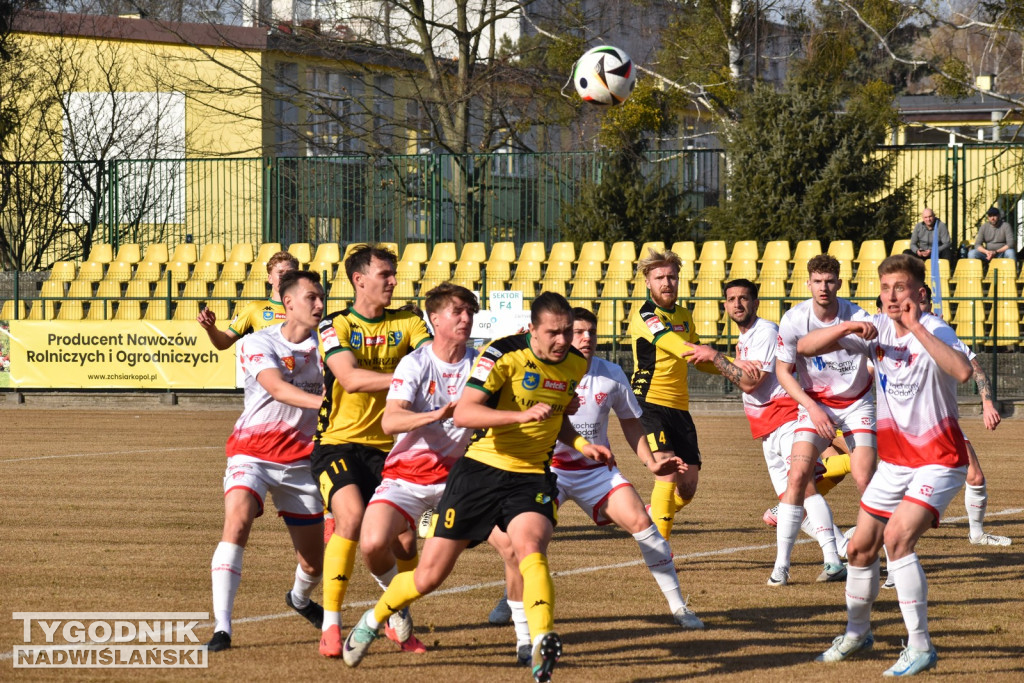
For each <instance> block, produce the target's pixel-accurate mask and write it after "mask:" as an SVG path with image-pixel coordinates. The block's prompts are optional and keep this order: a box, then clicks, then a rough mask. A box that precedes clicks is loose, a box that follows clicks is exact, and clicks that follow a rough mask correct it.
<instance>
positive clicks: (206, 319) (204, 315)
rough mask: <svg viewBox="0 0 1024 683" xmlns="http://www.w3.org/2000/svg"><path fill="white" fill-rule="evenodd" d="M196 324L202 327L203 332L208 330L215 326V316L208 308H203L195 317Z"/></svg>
mask: <svg viewBox="0 0 1024 683" xmlns="http://www.w3.org/2000/svg"><path fill="white" fill-rule="evenodd" d="M196 322H197V323H199V324H200V325H202V327H203V329H204V330H208V329H210V328H211V327H213V326H214V325H216V324H217V314H216V313H214V312H213V311H211V310H210V309H209V308H204V309H203V310H201V311H199V315H197V316H196Z"/></svg>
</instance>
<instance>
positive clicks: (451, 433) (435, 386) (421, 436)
mask: <svg viewBox="0 0 1024 683" xmlns="http://www.w3.org/2000/svg"><path fill="white" fill-rule="evenodd" d="M475 358H476V352H475V351H474V350H473V349H466V353H465V355H464V356H463V357H462V358H461V359H460V360H459V361H458V362H455V363H446V362H444V361H443V360H441V359H440V358H438V357H437V356H436V355H435V354H434V349H433V344H432V343H431V344H424V345H423V346H421V347H420V348H418V349H416V350H415V351H413V352H412V353H410V354H409V355H407V356H405V357H404V358H402V360H401V361H399V362H398V367H396V368H395V373H394V375H393V377H392V379H391V388H390V389H389V390H388V396H387V400H389V401H408V402H409V409H410V410H412V411H413V412H417V413H426V412H430V411H432V410H437V409H438V408H442V407H444V406H445V405H446V404H448V403H451V402H452V401H454V400H456V399H457V398H459V397H460V396H462V390H463V388H465V386H466V380H467V379H469V373H470V371H471V370H472V369H473V360H474V359H475ZM472 436H473V430H471V429H465V428H462V427H456V426H455V420H454V419H452V418H451V417H449V418H447V419H445V420H442V421H441V422H432V423H430V424H428V425H424V426H422V427H418V428H416V429H414V430H412V431H411V432H406V433H404V434H399V435H397V436H396V437H395V445H394V447H392V449H391V452H390V453H389V454H388V457H387V460H385V461H384V477H385V478H387V479H401V480H403V481H408V482H411V483H413V484H424V485H426V484H440V483H443V482H445V481H447V480H448V472H449V470H451V467H452V465H454V464H455V461H456V460H457V459H458V458H460V457H462V454H463V453H465V452H466V446H467V445H468V444H469V439H470V437H472Z"/></svg>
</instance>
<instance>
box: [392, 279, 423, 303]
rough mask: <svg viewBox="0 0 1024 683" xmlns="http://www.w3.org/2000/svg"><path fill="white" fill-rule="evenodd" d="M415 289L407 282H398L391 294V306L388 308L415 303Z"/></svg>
mask: <svg viewBox="0 0 1024 683" xmlns="http://www.w3.org/2000/svg"><path fill="white" fill-rule="evenodd" d="M424 294H426V292H424ZM415 299H416V288H415V287H414V286H413V283H412V282H411V281H409V280H404V281H403V280H399V281H398V282H397V283H396V284H395V290H394V291H393V292H392V293H391V305H390V306H389V307H388V308H398V307H399V306H404V305H405V304H407V303H410V302H412V303H415Z"/></svg>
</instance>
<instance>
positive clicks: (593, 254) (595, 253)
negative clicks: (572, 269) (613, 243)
mask: <svg viewBox="0 0 1024 683" xmlns="http://www.w3.org/2000/svg"><path fill="white" fill-rule="evenodd" d="M607 258H608V255H607V254H606V253H605V248H604V242H584V243H583V246H581V247H580V254H579V262H580V263H582V262H584V261H601V262H604V261H605V259H607Z"/></svg>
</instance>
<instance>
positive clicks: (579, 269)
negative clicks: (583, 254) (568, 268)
mask: <svg viewBox="0 0 1024 683" xmlns="http://www.w3.org/2000/svg"><path fill="white" fill-rule="evenodd" d="M603 273H604V259H580V260H579V261H577V262H576V277H585V278H590V279H592V280H600V279H601V276H602V274H603Z"/></svg>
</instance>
